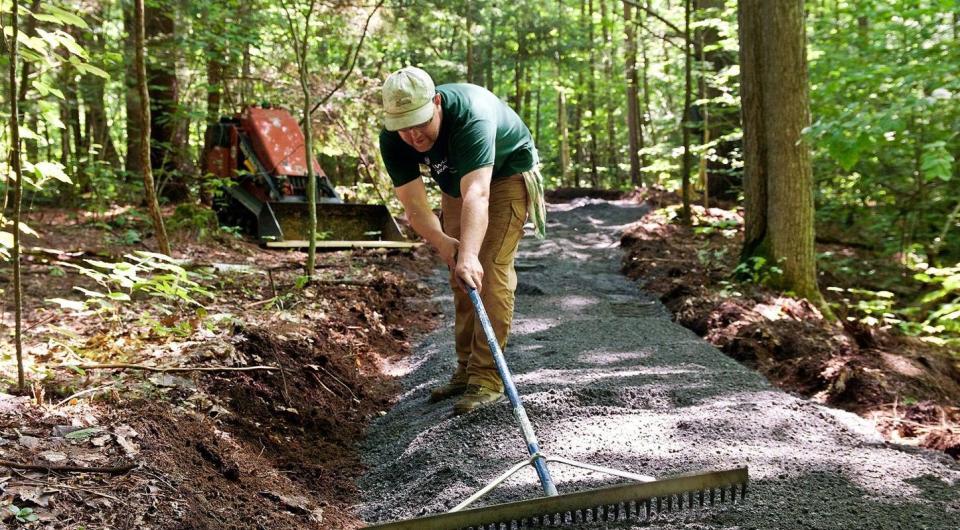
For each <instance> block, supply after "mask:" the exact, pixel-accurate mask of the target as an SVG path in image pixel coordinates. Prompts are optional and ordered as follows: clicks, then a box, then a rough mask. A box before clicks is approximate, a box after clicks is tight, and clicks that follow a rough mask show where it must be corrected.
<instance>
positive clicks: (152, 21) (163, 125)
mask: <svg viewBox="0 0 960 530" xmlns="http://www.w3.org/2000/svg"><path fill="white" fill-rule="evenodd" d="M145 16H146V18H145V20H144V22H145V23H146V24H147V25H146V28H145V31H146V37H147V38H148V39H149V43H150V50H151V53H150V61H148V63H147V76H148V79H149V87H150V116H151V121H150V138H151V144H150V165H151V169H152V170H153V171H155V172H156V173H157V177H158V179H159V181H160V184H161V185H160V188H161V195H162V196H163V197H165V198H167V199H169V200H170V201H172V202H180V201H183V200H185V199H186V198H187V197H188V195H189V189H188V187H187V183H186V179H185V176H184V174H183V173H184V169H185V168H187V167H189V165H190V164H189V163H188V162H187V161H186V160H185V159H184V153H185V148H184V146H185V142H186V138H184V135H183V134H182V133H183V129H182V127H181V123H182V118H181V117H180V116H179V114H178V112H179V98H180V86H179V82H178V80H177V60H176V56H177V47H176V43H175V42H174V31H175V30H176V24H175V22H174V16H175V14H174V13H172V12H171V10H170V8H169V6H162V5H156V6H155V5H153V4H152V3H151V5H150V7H148V8H147V10H146V14H145Z"/></svg>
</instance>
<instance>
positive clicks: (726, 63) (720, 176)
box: [697, 0, 741, 199]
mask: <svg viewBox="0 0 960 530" xmlns="http://www.w3.org/2000/svg"><path fill="white" fill-rule="evenodd" d="M697 9H698V10H711V11H718V12H722V11H723V9H724V0H697ZM699 33H700V36H699V39H698V41H699V42H700V45H699V46H700V49H701V52H700V58H701V59H700V60H701V62H702V63H703V64H702V70H701V71H702V72H703V75H702V76H701V80H700V83H701V93H702V96H701V97H702V98H704V99H707V100H713V99H715V98H718V97H719V96H720V95H721V91H720V90H719V89H718V88H717V87H715V86H713V85H711V84H710V83H707V76H708V75H709V74H711V73H717V72H720V71H723V70H725V69H726V68H728V67H730V66H732V65H733V64H734V57H733V56H732V55H731V54H729V53H727V52H725V51H723V50H721V49H718V47H717V46H716V45H717V44H718V43H719V41H720V35H719V33H718V32H717V29H716V28H715V27H713V26H706V27H703V28H701V29H700V30H699ZM704 108H706V106H705V107H704ZM707 114H708V112H707V111H704V112H703V116H704V132H703V136H704V143H707V142H708V141H710V139H718V138H722V137H723V136H725V135H727V134H729V133H731V132H733V131H734V130H736V129H737V128H739V127H740V116H739V113H734V112H729V111H727V110H726V108H725V107H723V106H722V105H717V106H712V107H710V110H709V123H707V121H708V119H707ZM739 149H740V142H739V141H731V140H721V141H718V142H717V143H716V145H715V147H714V148H713V149H712V153H714V154H715V155H716V156H713V157H711V158H710V159H708V160H706V163H705V165H706V172H705V173H704V174H703V180H704V183H705V184H706V187H705V194H704V196H705V197H706V196H707V195H709V196H712V197H723V198H726V199H736V197H737V194H738V193H739V188H740V184H741V180H740V170H739V169H738V168H734V167H733V166H731V165H730V163H729V162H728V161H729V160H732V159H733V158H734V156H733V153H734V151H737V150H739Z"/></svg>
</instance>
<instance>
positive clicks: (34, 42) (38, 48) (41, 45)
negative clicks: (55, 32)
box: [17, 33, 47, 55]
mask: <svg viewBox="0 0 960 530" xmlns="http://www.w3.org/2000/svg"><path fill="white" fill-rule="evenodd" d="M17 42H19V43H20V44H22V45H24V46H26V47H27V48H30V49H31V50H33V51H35V52H37V53H39V54H41V55H43V54H46V53H47V46H46V43H45V42H44V41H43V39H41V38H38V37H30V36H27V35H26V34H25V33H17Z"/></svg>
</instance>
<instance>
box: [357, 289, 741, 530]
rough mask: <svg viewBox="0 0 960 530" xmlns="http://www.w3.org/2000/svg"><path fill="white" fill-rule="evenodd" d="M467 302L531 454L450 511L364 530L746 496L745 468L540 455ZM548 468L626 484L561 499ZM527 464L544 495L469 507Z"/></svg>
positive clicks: (444, 529) (597, 517) (578, 518)
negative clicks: (650, 472) (621, 464)
mask: <svg viewBox="0 0 960 530" xmlns="http://www.w3.org/2000/svg"><path fill="white" fill-rule="evenodd" d="M470 300H472V301H473V307H474V309H476V311H477V316H478V317H479V320H480V324H481V325H482V326H483V331H484V334H486V337H487V343H488V344H489V345H490V351H491V352H493V358H494V361H495V362H496V364H497V371H498V372H499V373H500V378H501V379H502V380H503V385H504V391H505V393H506V394H507V397H508V398H509V400H510V404H511V405H512V406H513V415H514V417H515V418H516V420H517V422H518V423H519V424H520V430H521V432H522V433H523V438H524V440H526V442H527V451H528V452H529V453H530V457H529V458H528V459H526V460H523V461H521V462H518V463H517V464H516V465H514V466H513V467H511V468H510V469H508V470H507V471H505V472H504V473H503V474H501V475H500V476H499V477H497V478H496V479H494V480H493V481H491V482H490V483H489V484H487V485H486V486H484V487H483V488H481V489H479V490H477V492H476V493H474V494H473V495H471V496H470V497H469V498H467V499H466V500H464V501H463V502H461V503H460V504H458V505H457V506H455V507H454V508H453V509H451V510H450V511H449V512H446V513H442V514H438V515H428V516H426V517H419V518H416V519H407V520H403V521H395V522H391V523H385V524H378V525H373V526H369V527H368V528H371V529H374V528H376V529H383V530H387V529H391V530H455V529H461V528H472V529H482V530H501V529H506V530H511V529H514V528H518V529H519V528H535V527H538V526H566V525H577V524H585V523H589V522H594V521H607V522H615V521H634V520H640V521H643V520H650V519H654V518H656V517H658V516H660V515H663V514H668V513H676V512H689V511H694V510H700V509H704V508H708V507H711V506H714V505H717V504H724V503H728V502H729V503H735V502H737V501H742V500H743V499H744V498H745V497H746V495H747V482H748V480H749V479H748V473H747V468H746V467H738V468H732V469H727V470H721V471H709V472H704V473H692V474H686V475H679V476H675V477H669V478H663V479H656V478H654V477H650V476H646V475H638V474H636V473H630V472H628V471H622V470H619V469H612V468H608V467H604V466H597V465H593V464H585V463H583V462H576V461H573V460H568V459H566V458H560V457H556V456H546V455H544V454H543V453H541V452H540V445H539V443H538V442H537V437H536V435H535V434H534V432H533V426H532V425H531V424H530V420H529V419H528V418H527V413H526V411H525V410H524V408H523V403H521V401H520V396H519V394H517V388H516V386H514V384H513V379H512V378H511V377H510V370H509V368H507V361H506V359H504V357H503V352H502V351H501V350H500V345H499V344H498V343H497V339H496V336H495V335H494V333H493V327H492V326H491V325H490V319H489V317H487V312H486V310H485V309H484V308H483V302H481V301H480V295H479V294H478V293H477V291H476V290H475V289H470ZM548 463H554V464H564V465H567V466H572V467H577V468H580V469H586V470H589V471H596V472H599V473H605V474H608V475H612V476H615V477H620V478H625V479H628V480H631V481H632V482H630V483H626V484H617V485H614V486H608V487H605V488H598V489H590V490H584V491H578V492H574V493H566V494H562V495H561V494H559V493H558V492H557V488H556V486H555V485H554V483H553V478H551V476H550V470H549V469H548V468H547V464H548ZM527 466H532V467H533V468H534V470H535V471H536V472H537V476H538V477H539V479H540V484H541V486H542V487H543V492H544V494H545V495H546V496H545V497H540V498H536V499H528V500H523V501H517V502H509V503H504V504H495V505H491V506H484V507H481V508H470V509H468V507H469V506H470V505H472V504H473V503H474V502H476V501H477V500H478V499H480V498H481V497H483V496H484V495H486V494H487V493H489V492H490V491H493V490H494V489H495V488H496V487H497V486H499V485H500V484H502V483H503V482H504V481H505V480H507V479H508V478H510V477H511V476H513V475H514V474H516V473H517V472H519V471H520V470H521V469H523V468H525V467H527Z"/></svg>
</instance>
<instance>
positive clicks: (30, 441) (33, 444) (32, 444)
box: [17, 436, 40, 449]
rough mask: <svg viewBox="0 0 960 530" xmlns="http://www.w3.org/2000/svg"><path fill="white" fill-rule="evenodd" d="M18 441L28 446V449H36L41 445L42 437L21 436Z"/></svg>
mask: <svg viewBox="0 0 960 530" xmlns="http://www.w3.org/2000/svg"><path fill="white" fill-rule="evenodd" d="M17 443H18V444H20V445H22V446H24V447H26V448H27V449H36V448H37V446H39V445H40V438H35V437H33V436H21V437H20V438H18V439H17Z"/></svg>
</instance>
